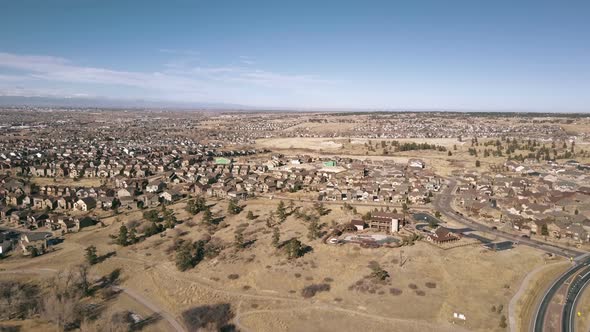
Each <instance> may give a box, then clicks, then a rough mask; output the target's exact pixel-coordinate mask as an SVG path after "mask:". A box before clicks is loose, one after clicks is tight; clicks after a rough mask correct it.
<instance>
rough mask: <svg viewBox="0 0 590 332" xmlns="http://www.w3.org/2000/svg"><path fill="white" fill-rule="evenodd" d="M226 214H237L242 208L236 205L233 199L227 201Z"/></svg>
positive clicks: (236, 202)
mask: <svg viewBox="0 0 590 332" xmlns="http://www.w3.org/2000/svg"><path fill="white" fill-rule="evenodd" d="M227 212H228V213H229V214H238V213H240V212H242V208H241V207H240V205H239V204H238V201H237V200H235V199H230V200H229V205H228V206H227Z"/></svg>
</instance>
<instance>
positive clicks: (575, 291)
mask: <svg viewBox="0 0 590 332" xmlns="http://www.w3.org/2000/svg"><path fill="white" fill-rule="evenodd" d="M584 266H585V265H584ZM589 283H590V268H588V269H585V270H583V271H580V273H579V274H578V275H577V276H576V277H575V278H574V280H573V281H572V283H571V284H570V287H569V289H568V291H567V297H566V299H565V303H564V305H563V313H562V316H561V331H563V332H570V331H574V330H575V327H576V326H575V318H576V306H577V304H578V300H579V298H580V295H582V293H583V292H584V289H585V288H586V287H587V286H588V284H589Z"/></svg>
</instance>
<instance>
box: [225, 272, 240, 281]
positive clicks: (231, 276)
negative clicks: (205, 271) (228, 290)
mask: <svg viewBox="0 0 590 332" xmlns="http://www.w3.org/2000/svg"><path fill="white" fill-rule="evenodd" d="M239 277H240V275H239V274H235V273H232V274H230V275H228V276H227V279H229V280H236V279H238V278H239Z"/></svg>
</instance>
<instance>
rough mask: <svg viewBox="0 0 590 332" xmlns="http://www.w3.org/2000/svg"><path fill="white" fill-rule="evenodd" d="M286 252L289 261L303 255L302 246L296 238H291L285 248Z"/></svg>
mask: <svg viewBox="0 0 590 332" xmlns="http://www.w3.org/2000/svg"><path fill="white" fill-rule="evenodd" d="M286 250H287V257H288V258H289V259H293V258H297V257H301V256H302V255H303V245H302V243H301V241H299V240H297V239H296V238H292V239H291V240H289V242H288V243H287V246H286Z"/></svg>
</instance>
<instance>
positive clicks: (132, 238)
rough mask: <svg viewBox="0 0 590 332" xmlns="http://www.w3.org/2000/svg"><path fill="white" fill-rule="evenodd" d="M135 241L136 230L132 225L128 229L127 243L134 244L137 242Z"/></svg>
mask: <svg viewBox="0 0 590 332" xmlns="http://www.w3.org/2000/svg"><path fill="white" fill-rule="evenodd" d="M137 241H138V239H137V230H136V229H135V227H132V228H131V229H130V230H129V243H131V244H134V243H137Z"/></svg>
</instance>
